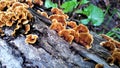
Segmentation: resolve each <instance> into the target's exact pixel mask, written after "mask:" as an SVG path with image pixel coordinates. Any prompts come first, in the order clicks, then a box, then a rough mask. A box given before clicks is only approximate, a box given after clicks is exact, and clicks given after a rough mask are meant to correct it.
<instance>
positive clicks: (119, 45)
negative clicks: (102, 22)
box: [101, 34, 120, 48]
mask: <svg viewBox="0 0 120 68" xmlns="http://www.w3.org/2000/svg"><path fill="white" fill-rule="evenodd" d="M101 36H102V37H103V38H104V39H105V40H106V41H108V42H111V43H113V44H114V45H115V46H116V47H117V48H120V42H118V41H116V40H114V39H113V38H111V37H109V36H107V35H104V34H101ZM101 43H102V42H101Z"/></svg>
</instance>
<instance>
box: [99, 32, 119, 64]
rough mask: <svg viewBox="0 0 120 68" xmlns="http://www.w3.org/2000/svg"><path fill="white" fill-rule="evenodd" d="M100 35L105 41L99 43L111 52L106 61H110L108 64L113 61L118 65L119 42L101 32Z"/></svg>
mask: <svg viewBox="0 0 120 68" xmlns="http://www.w3.org/2000/svg"><path fill="white" fill-rule="evenodd" d="M101 36H102V37H103V38H104V39H105V40H106V41H103V42H101V43H100V45H101V46H103V47H105V48H107V49H108V50H109V51H110V52H111V56H110V57H108V59H107V61H108V62H109V63H110V65H113V64H115V63H116V64H118V65H120V42H118V41H116V40H114V39H112V38H111V37H109V36H106V35H104V34H101Z"/></svg>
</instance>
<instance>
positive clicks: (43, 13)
mask: <svg viewBox="0 0 120 68" xmlns="http://www.w3.org/2000/svg"><path fill="white" fill-rule="evenodd" d="M40 14H41V15H42V16H44V17H46V18H48V14H47V13H46V12H41V13H40Z"/></svg>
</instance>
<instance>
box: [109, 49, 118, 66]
mask: <svg viewBox="0 0 120 68" xmlns="http://www.w3.org/2000/svg"><path fill="white" fill-rule="evenodd" d="M107 61H108V62H109V63H110V65H114V64H117V65H119V66H120V50H114V51H113V53H112V55H111V57H108V58H107Z"/></svg>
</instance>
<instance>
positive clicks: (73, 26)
mask: <svg viewBox="0 0 120 68" xmlns="http://www.w3.org/2000/svg"><path fill="white" fill-rule="evenodd" d="M67 26H69V27H71V28H75V27H77V24H76V22H74V21H68V22H67Z"/></svg>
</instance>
